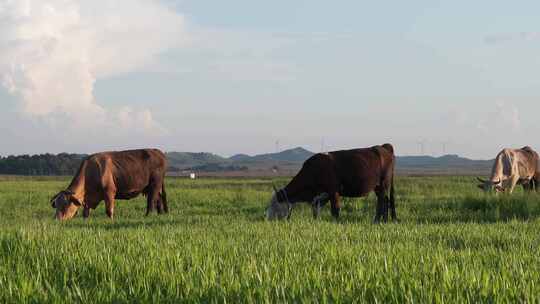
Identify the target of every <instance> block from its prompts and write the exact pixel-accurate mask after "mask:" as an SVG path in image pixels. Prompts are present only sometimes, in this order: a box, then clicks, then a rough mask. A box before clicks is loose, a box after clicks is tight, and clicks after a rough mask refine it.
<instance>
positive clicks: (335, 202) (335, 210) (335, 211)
mask: <svg viewBox="0 0 540 304" xmlns="http://www.w3.org/2000/svg"><path fill="white" fill-rule="evenodd" d="M330 201H331V203H332V216H333V217H334V218H335V219H336V220H337V219H339V210H340V209H341V197H340V196H339V193H338V192H334V195H332V197H331V198H330Z"/></svg>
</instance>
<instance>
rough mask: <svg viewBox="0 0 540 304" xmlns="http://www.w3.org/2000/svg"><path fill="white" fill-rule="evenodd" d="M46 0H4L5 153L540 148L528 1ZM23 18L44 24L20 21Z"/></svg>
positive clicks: (534, 37)
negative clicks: (14, 1) (7, 3)
mask: <svg viewBox="0 0 540 304" xmlns="http://www.w3.org/2000/svg"><path fill="white" fill-rule="evenodd" d="M44 2H50V3H49V4H50V6H51V7H53V8H55V9H56V11H55V14H51V13H49V11H47V10H45V13H35V11H37V12H41V11H42V10H37V9H36V10H35V11H34V10H30V11H31V13H29V14H28V16H26V15H25V16H26V17H25V18H24V19H20V18H18V17H17V16H19V15H20V13H18V12H19V11H21V8H17V7H11V8H9V7H8V9H7V11H6V12H4V13H2V11H1V9H0V23H2V22H5V23H6V24H9V25H13V26H11V29H8V30H5V31H6V33H7V34H8V35H6V33H4V35H3V37H11V38H9V39H4V40H5V41H2V38H0V55H2V54H8V55H10V56H14V57H9V56H7V57H6V56H4V58H14V59H13V60H14V61H11V63H9V64H7V63H6V62H4V63H3V65H2V62H1V61H0V76H2V77H1V78H0V79H4V81H3V84H4V85H3V86H0V102H1V103H2V104H3V105H4V104H5V109H6V110H5V111H4V112H3V113H2V114H0V128H2V129H3V130H4V134H5V137H6V142H8V143H9V144H8V145H2V146H1V147H0V154H3V155H6V154H12V153H41V152H61V151H71V152H93V151H100V150H110V149H125V148H132V147H144V146H157V147H160V148H162V149H164V150H181V151H210V152H215V153H218V154H222V155H231V154H234V153H250V154H254V153H262V152H268V151H273V150H274V146H275V142H276V141H277V140H279V142H280V145H281V148H289V147H295V146H304V147H306V148H308V149H311V150H314V151H319V150H320V149H321V147H320V146H321V139H322V138H324V142H325V144H326V147H325V148H324V149H327V150H334V149H345V148H351V147H363V146H369V145H373V144H380V143H384V142H392V143H394V145H395V146H396V150H397V153H398V154H401V155H411V154H418V153H419V152H420V144H419V143H420V142H423V143H424V152H425V153H427V154H431V155H440V154H442V153H443V152H444V151H443V146H446V152H447V153H456V154H460V155H464V156H468V157H472V158H490V157H494V156H495V154H496V153H497V152H498V151H499V150H500V149H502V148H503V147H521V146H523V145H531V146H533V147H534V148H537V149H540V140H539V139H537V138H536V136H534V134H537V133H538V132H539V131H540V127H539V124H538V123H537V118H536V117H537V114H536V113H538V111H540V104H539V103H538V102H537V99H538V97H539V95H540V78H539V76H538V75H537V71H538V70H539V68H540V55H539V54H540V52H539V51H540V24H539V23H540V22H539V21H538V17H537V12H538V11H539V9H540V3H538V2H534V1H520V2H519V4H517V3H512V2H508V1H475V2H470V1H451V2H450V1H446V2H442V1H406V2H405V1H403V2H399V3H397V2H396V1H377V2H374V1H339V2H337V3H336V2H329V1H281V0H277V1H271V2H270V1H240V0H233V1H204V0H203V1H201V0H197V1H191V0H181V1H180V0H179V1H172V0H168V1H145V0H136V1H133V2H129V1H117V2H116V4H115V5H111V4H110V1H105V0H101V1H96V3H98V4H96V5H88V4H80V3H78V2H79V1H75V0H73V1H71V2H73V3H72V4H73V6H72V7H71V10H68V9H65V8H64V7H62V6H60V5H59V4H58V3H57V2H58V1H44ZM0 3H1V2H0ZM28 3H29V4H30V6H33V7H38V8H39V6H40V5H42V4H41V3H43V2H39V3H40V4H36V3H37V2H36V1H32V0H28ZM122 5H125V7H122ZM0 7H2V6H1V5H0ZM74 12H75V13H76V14H75V16H76V17H73V16H74V15H73V13H74ZM111 16H117V18H111ZM2 19H4V20H2ZM116 19H117V20H122V21H124V22H118V23H116ZM21 20H22V21H21ZM58 20H68V21H69V22H67V21H66V22H65V23H60V24H59V22H58ZM104 20H105V21H104ZM111 20H113V21H111ZM140 20H142V21H141V22H139V21H140ZM34 22H35V23H37V24H46V25H47V28H50V29H51V30H48V31H41V32H38V33H31V34H27V35H26V36H24V35H22V34H20V33H21V30H20V29H21V28H22V29H26V28H27V27H25V26H29V25H32V24H35V23H34ZM103 24H104V25H103ZM94 25H96V26H97V28H98V29H95V27H94ZM42 27H43V26H42ZM8 28H9V27H8ZM75 33H77V34H75ZM81 33H82V34H81ZM0 34H2V33H1V32H0ZM17 35H22V36H23V37H19V36H17ZM0 37H2V35H0ZM13 37H14V38H13ZM28 37H30V38H28ZM51 37H52V38H51ZM81 37H82V38H81ZM53 38H54V39H53ZM14 41H15V42H16V43H15V42H14ZM21 41H24V42H25V43H26V42H27V41H30V42H29V43H27V44H28V46H25V48H21V47H20V45H21V44H24V43H21ZM51 41H53V42H51ZM51 45H52V46H51ZM28 50H31V51H28ZM51 50H53V51H51ZM66 50H69V51H68V54H69V55H68V56H67V57H69V58H70V60H69V61H67V59H66V60H64V57H65V56H64V55H65V52H66ZM43 52H45V53H46V54H47V56H42V57H39V56H38V55H36V54H40V56H41V54H43ZM47 52H50V54H49V53H47ZM13 54H16V55H13ZM24 56H28V58H26V57H24ZM36 57H39V59H35V58H36ZM79 58H81V59H79ZM5 61H7V60H5ZM13 62H15V64H13ZM32 66H36V67H39V68H36V69H35V71H33V70H31V68H30V69H28V67H32ZM29 70H30V71H29ZM14 71H15V72H14ZM55 71H62V73H59V72H55ZM48 73H50V74H51V75H48ZM6 75H7V76H6ZM5 79H10V81H5ZM83 84H84V85H83ZM51 86H53V87H54V90H49V89H48V88H49V87H51ZM57 86H58V87H57ZM51 92H52V93H51ZM53 93H54V94H56V95H54V94H53ZM78 96H84V98H81V101H78ZM55 100H57V101H55ZM89 113H90V114H89ZM96 113H97V114H96ZM104 113H105V114H104Z"/></svg>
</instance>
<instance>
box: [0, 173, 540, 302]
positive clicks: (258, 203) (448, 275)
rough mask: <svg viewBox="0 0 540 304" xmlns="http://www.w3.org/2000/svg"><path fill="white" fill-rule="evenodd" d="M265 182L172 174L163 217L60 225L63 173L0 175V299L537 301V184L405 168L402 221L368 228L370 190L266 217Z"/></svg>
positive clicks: (119, 214) (134, 213) (138, 203)
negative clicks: (512, 187)
mask: <svg viewBox="0 0 540 304" xmlns="http://www.w3.org/2000/svg"><path fill="white" fill-rule="evenodd" d="M272 182H275V183H277V184H280V185H284V184H285V183H286V182H287V179H279V180H271V179H255V178H253V179H232V178H229V179H218V178H214V179H199V180H187V179H180V178H168V179H167V187H168V188H167V189H168V190H167V191H168V197H169V205H170V213H169V214H167V215H164V216H158V215H156V214H153V215H151V216H149V217H145V216H144V212H145V206H146V204H145V201H144V199H143V198H137V199H135V200H131V201H119V202H118V203H117V207H116V214H115V216H116V218H115V220H114V221H110V220H108V219H107V218H106V216H105V210H104V206H103V205H104V204H103V203H102V204H101V205H100V206H99V208H98V209H96V210H95V211H93V212H92V214H91V217H90V219H88V220H83V219H82V216H81V214H79V215H78V216H77V217H76V218H75V219H74V220H72V221H69V222H65V223H59V222H56V221H54V220H53V215H54V210H53V209H52V208H51V206H50V203H49V199H50V198H51V196H52V195H53V194H55V193H56V192H57V191H58V190H60V189H63V187H65V186H66V185H67V183H68V178H41V179H36V178H18V177H3V178H1V177H0V286H1V288H0V302H2V303H15V302H39V303H43V302H50V303H63V302H85V303H103V302H114V303H132V302H146V303H149V302H170V303H178V302H186V303H200V302H205V303H214V302H216V303H225V302H229V303H244V302H245V303H259V302H280V303H282V302H295V303H296V302H315V303H338V302H370V303H404V302H405V303H414V302H424V303H425V302H429V303H445V302H447V303H455V302H529V303H534V302H540V257H539V254H540V233H539V232H540V221H539V220H538V217H539V215H540V194H525V193H523V192H522V191H521V190H520V191H518V193H516V194H514V195H512V196H508V195H500V196H494V195H485V194H482V193H481V191H480V190H479V189H477V188H476V183H475V182H474V179H473V178H472V177H400V178H398V179H397V181H396V191H397V202H396V203H397V212H398V217H399V218H400V222H399V223H388V224H380V225H374V224H372V219H373V216H374V214H375V196H374V195H370V196H369V197H368V198H362V199H345V200H344V204H343V205H344V208H343V209H342V212H341V219H340V220H339V221H335V220H334V219H332V218H331V216H330V211H329V207H328V206H326V207H325V209H323V212H322V217H321V219H319V220H313V219H312V217H311V210H310V209H309V206H308V205H306V204H302V205H299V206H298V207H297V208H296V209H295V210H294V212H293V215H292V218H291V220H290V221H283V222H267V221H265V220H264V217H263V215H264V210H265V207H266V205H267V203H268V201H269V199H270V196H271V190H270V189H271V185H272ZM80 213H81V212H80Z"/></svg>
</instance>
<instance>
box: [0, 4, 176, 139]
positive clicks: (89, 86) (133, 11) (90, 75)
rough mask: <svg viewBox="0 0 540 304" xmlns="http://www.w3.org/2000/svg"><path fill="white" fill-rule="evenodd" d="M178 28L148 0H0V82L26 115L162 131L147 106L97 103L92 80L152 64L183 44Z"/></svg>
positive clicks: (171, 14) (173, 18) (164, 9)
mask: <svg viewBox="0 0 540 304" xmlns="http://www.w3.org/2000/svg"><path fill="white" fill-rule="evenodd" d="M184 28H185V27H184V18H183V17H182V16H181V15H178V14H177V13H175V12H174V11H171V10H170V9H168V8H167V7H166V6H164V5H163V4H160V3H159V2H156V1H151V0H116V1H107V0H94V1H83V0H0V83H1V84H2V85H3V86H4V87H5V88H6V89H7V90H8V92H9V93H10V94H12V95H14V96H16V97H17V98H18V100H19V102H20V109H21V111H22V112H23V113H24V114H26V115H28V116H29V117H31V118H32V117H34V118H38V119H44V118H45V119H49V120H50V119H54V118H55V117H58V116H61V117H62V119H68V120H69V121H70V123H71V125H72V126H74V127H79V128H80V129H81V130H84V129H87V128H89V127H92V128H101V127H107V128H108V127H110V126H118V125H119V126H123V127H125V128H129V129H134V130H137V129H141V128H142V129H144V131H145V132H163V131H164V128H163V127H161V126H159V124H158V123H156V122H155V121H153V118H152V114H151V113H150V111H149V110H148V109H141V110H138V111H136V110H134V109H130V110H129V111H126V110H125V109H124V110H121V111H120V112H119V113H115V111H113V110H111V109H108V108H106V107H103V106H102V105H100V104H99V102H98V101H96V99H95V97H94V92H93V90H94V84H95V82H96V80H97V79H101V78H105V77H110V76H113V75H118V74H122V73H128V72H132V71H136V70H138V69H142V68H145V67H147V66H148V65H150V64H152V63H153V62H154V61H155V60H156V58H157V55H159V54H160V53H161V52H164V51H166V50H168V49H171V48H175V47H178V46H180V45H181V44H182V43H183V41H184V40H185V39H186V34H185V32H184ZM127 122H129V123H127Z"/></svg>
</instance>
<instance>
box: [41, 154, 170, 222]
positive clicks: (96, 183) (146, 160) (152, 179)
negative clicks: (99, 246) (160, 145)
mask: <svg viewBox="0 0 540 304" xmlns="http://www.w3.org/2000/svg"><path fill="white" fill-rule="evenodd" d="M166 168H167V159H166V157H165V154H163V152H161V151H160V150H157V149H144V150H130V151H121V152H102V153H97V154H94V155H90V156H88V157H87V158H86V159H85V160H83V162H82V164H81V166H80V168H79V170H78V171H77V174H75V177H73V180H72V181H71V184H70V185H69V187H67V189H66V190H63V191H60V192H59V193H58V194H57V195H55V196H54V197H53V198H52V200H51V203H52V207H53V208H55V209H56V219H58V220H67V219H70V218H72V217H73V216H75V214H76V213H77V211H78V209H79V207H83V208H84V211H83V217H84V218H87V217H88V216H89V215H90V209H95V208H96V207H97V206H98V204H99V202H101V201H102V200H105V208H106V212H107V216H109V218H111V219H112V218H113V216H114V200H115V199H126V200H128V199H132V198H134V197H136V196H138V195H139V194H141V193H142V194H144V195H146V197H147V203H148V205H147V209H146V215H148V214H149V213H150V212H151V211H152V210H153V209H154V207H156V204H157V209H158V213H162V212H168V206H167V194H166V192H165V171H166Z"/></svg>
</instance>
